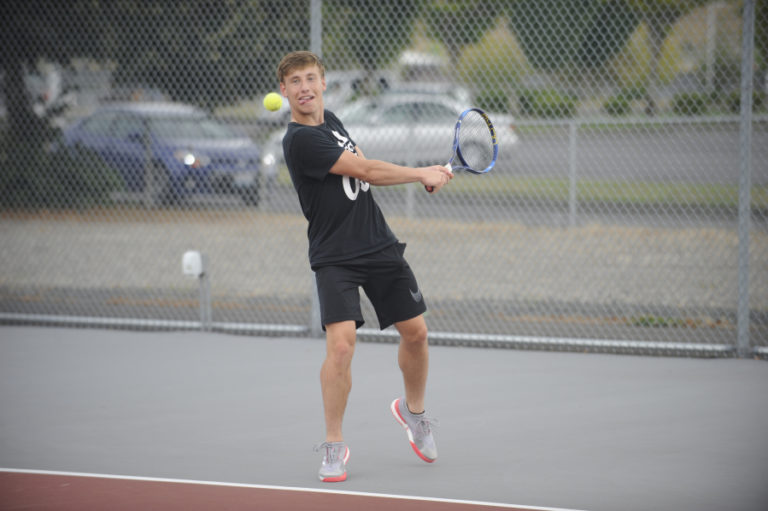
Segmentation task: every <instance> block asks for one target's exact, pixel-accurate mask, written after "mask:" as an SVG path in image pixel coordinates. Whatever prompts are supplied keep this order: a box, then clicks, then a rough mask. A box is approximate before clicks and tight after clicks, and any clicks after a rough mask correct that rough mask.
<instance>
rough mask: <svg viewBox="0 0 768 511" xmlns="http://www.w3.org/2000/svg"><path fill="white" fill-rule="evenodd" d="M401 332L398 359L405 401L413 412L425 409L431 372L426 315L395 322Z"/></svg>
mask: <svg viewBox="0 0 768 511" xmlns="http://www.w3.org/2000/svg"><path fill="white" fill-rule="evenodd" d="M395 328H397V331H398V332H399V333H400V348H399V350H398V355H397V360H398V363H399V365H400V370H401V371H402V373H403V383H404V384H405V402H406V404H407V405H408V409H409V410H410V411H411V412H412V413H421V412H423V411H424V395H425V393H426V388H427V373H428V372H429V344H428V342H427V324H426V322H425V321H424V316H423V315H419V316H416V317H415V318H413V319H409V320H406V321H401V322H399V323H395Z"/></svg>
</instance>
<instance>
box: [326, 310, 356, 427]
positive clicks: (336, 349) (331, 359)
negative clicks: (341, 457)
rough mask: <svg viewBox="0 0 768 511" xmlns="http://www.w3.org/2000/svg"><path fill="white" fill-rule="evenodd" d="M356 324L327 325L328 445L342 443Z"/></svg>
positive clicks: (345, 322) (350, 387)
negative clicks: (329, 443)
mask: <svg viewBox="0 0 768 511" xmlns="http://www.w3.org/2000/svg"><path fill="white" fill-rule="evenodd" d="M355 339H356V330H355V322H354V321H341V322H338V323H330V324H328V325H325V340H326V355H325V361H324V362H323V366H322V368H321V369H320V385H321V388H322V393H323V407H324V409H325V435H326V436H325V441H326V442H341V441H343V439H344V437H343V434H342V422H343V420H344V411H345V410H346V408H347V398H348V397H349V392H350V390H351V389H352V356H353V355H354V353H355Z"/></svg>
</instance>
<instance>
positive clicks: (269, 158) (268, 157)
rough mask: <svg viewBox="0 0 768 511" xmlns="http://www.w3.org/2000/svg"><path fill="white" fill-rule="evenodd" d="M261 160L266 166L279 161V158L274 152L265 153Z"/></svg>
mask: <svg viewBox="0 0 768 511" xmlns="http://www.w3.org/2000/svg"><path fill="white" fill-rule="evenodd" d="M261 162H262V163H263V164H264V165H266V166H272V165H274V164H275V163H276V162H277V158H275V154H274V153H264V156H263V157H262V159H261Z"/></svg>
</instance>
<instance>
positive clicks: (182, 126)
mask: <svg viewBox="0 0 768 511" xmlns="http://www.w3.org/2000/svg"><path fill="white" fill-rule="evenodd" d="M150 129H151V131H152V133H154V134H155V135H157V136H159V137H161V138H172V139H192V140H203V139H205V140H226V139H232V138H236V137H235V135H234V134H233V132H232V131H231V130H230V129H229V128H228V127H227V126H226V125H224V124H221V123H218V122H216V121H214V120H213V119H209V118H207V117H189V116H185V117H181V116H178V117H159V118H153V119H151V120H150Z"/></svg>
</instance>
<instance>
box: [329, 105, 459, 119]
mask: <svg viewBox="0 0 768 511" xmlns="http://www.w3.org/2000/svg"><path fill="white" fill-rule="evenodd" d="M457 114H458V112H455V111H454V110H453V109H452V108H451V107H449V106H447V105H444V104H442V103H439V102H430V101H406V102H402V103H393V104H382V103H379V102H377V101H361V102H358V103H355V104H353V105H351V106H350V107H348V108H346V109H344V110H343V111H342V116H343V117H342V122H344V123H345V124H363V123H368V122H370V121H371V120H372V119H378V123H379V124H408V123H414V122H418V123H438V124H439V123H450V122H454V121H455V119H456V115H457Z"/></svg>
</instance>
